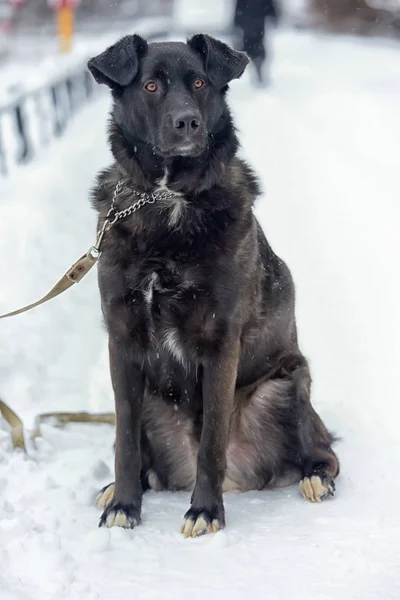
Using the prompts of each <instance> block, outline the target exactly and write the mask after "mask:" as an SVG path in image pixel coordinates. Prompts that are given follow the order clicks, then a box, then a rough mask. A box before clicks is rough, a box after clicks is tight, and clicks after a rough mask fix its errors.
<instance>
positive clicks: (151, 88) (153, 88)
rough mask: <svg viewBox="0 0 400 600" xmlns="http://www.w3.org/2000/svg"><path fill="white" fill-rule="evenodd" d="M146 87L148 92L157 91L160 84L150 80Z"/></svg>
mask: <svg viewBox="0 0 400 600" xmlns="http://www.w3.org/2000/svg"><path fill="white" fill-rule="evenodd" d="M144 87H145V89H146V90H147V91H148V92H156V91H157V89H158V86H157V84H156V83H154V81H148V82H147V83H146V85H145V86H144Z"/></svg>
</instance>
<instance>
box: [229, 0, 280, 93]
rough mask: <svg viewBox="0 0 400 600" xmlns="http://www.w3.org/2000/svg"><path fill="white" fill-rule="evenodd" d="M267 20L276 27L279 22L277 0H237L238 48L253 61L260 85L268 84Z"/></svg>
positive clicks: (256, 79) (257, 81) (236, 26)
mask: <svg viewBox="0 0 400 600" xmlns="http://www.w3.org/2000/svg"><path fill="white" fill-rule="evenodd" d="M266 19H269V20H270V21H272V22H273V23H274V24H275V25H277V24H278V22H279V10H278V6H277V3H276V1H275V0H236V8H235V17H234V26H235V28H236V29H237V30H239V31H240V32H241V36H240V37H241V40H240V42H238V43H237V46H238V48H240V49H241V50H244V51H245V52H246V53H247V55H248V56H249V57H250V58H251V59H252V62H253V65H254V67H255V74H256V78H255V81H256V83H257V84H258V85H262V86H265V85H267V84H268V81H269V77H268V75H267V73H266V69H265V60H266V57H267V52H266V46H265V40H264V38H265V24H266Z"/></svg>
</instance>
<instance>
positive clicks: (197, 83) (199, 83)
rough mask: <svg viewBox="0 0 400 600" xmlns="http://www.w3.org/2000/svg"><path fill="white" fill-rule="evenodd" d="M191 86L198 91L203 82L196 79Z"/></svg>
mask: <svg viewBox="0 0 400 600" xmlns="http://www.w3.org/2000/svg"><path fill="white" fill-rule="evenodd" d="M193 85H194V87H195V88H196V90H199V89H200V88H202V87H203V85H204V81H203V80H202V79H196V81H195V82H194V84H193Z"/></svg>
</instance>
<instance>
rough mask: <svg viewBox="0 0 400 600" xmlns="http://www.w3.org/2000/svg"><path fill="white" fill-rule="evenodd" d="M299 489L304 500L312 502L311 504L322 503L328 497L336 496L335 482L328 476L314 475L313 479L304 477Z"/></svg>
mask: <svg viewBox="0 0 400 600" xmlns="http://www.w3.org/2000/svg"><path fill="white" fill-rule="evenodd" d="M299 487H300V494H301V495H302V496H303V498H304V499H305V500H311V502H322V500H325V498H328V496H334V494H335V481H334V479H333V478H332V477H329V476H327V475H323V476H321V475H317V474H314V475H311V477H304V479H302V480H301V481H300V485H299Z"/></svg>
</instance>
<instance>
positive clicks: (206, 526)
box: [181, 508, 225, 538]
mask: <svg viewBox="0 0 400 600" xmlns="http://www.w3.org/2000/svg"><path fill="white" fill-rule="evenodd" d="M224 527H225V521H224V519H223V518H222V519H218V518H215V517H213V515H212V514H211V513H210V512H209V511H208V510H203V511H199V510H195V509H192V508H191V509H189V510H188V511H187V513H186V515H185V516H184V518H183V523H182V526H181V533H182V534H183V536H184V537H185V538H188V537H193V538H195V537H199V536H200V535H204V534H205V533H216V532H217V531H219V530H220V529H223V528H224Z"/></svg>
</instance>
